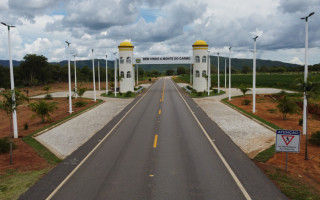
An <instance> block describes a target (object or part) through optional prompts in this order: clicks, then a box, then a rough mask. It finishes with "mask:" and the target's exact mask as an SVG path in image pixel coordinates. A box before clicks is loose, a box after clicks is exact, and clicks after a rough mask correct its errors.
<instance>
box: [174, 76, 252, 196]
mask: <svg viewBox="0 0 320 200" xmlns="http://www.w3.org/2000/svg"><path fill="white" fill-rule="evenodd" d="M170 81H171V83H172V85H173V86H174V87H175V89H176V90H177V91H178V93H179V95H180V97H181V98H182V100H183V101H184V103H185V104H186V106H187V107H188V109H189V110H190V112H191V114H192V116H193V117H194V119H195V120H196V122H197V123H198V124H199V126H200V128H201V129H202V132H203V133H204V134H205V136H206V137H207V139H208V140H209V142H210V144H211V146H212V147H213V149H214V150H215V151H216V152H217V154H218V156H219V158H220V159H221V161H222V163H223V164H224V166H225V167H226V168H227V170H228V171H229V173H230V175H231V176H232V178H233V180H234V181H235V182H236V184H237V185H238V187H239V189H240V190H241V192H242V194H243V195H244V196H245V198H246V199H247V200H251V197H250V195H249V194H248V192H247V191H246V189H245V188H244V187H243V185H242V183H241V182H240V180H239V179H238V177H237V176H236V174H235V173H234V172H233V170H232V169H231V167H230V165H229V164H228V162H227V161H226V159H225V158H224V157H223V155H222V154H221V152H220V151H219V149H218V147H217V146H216V145H215V144H214V143H213V141H212V139H211V138H210V136H209V134H208V133H207V131H206V130H205V129H204V128H203V126H202V125H201V123H200V121H199V120H198V118H197V117H196V116H195V114H194V113H193V112H192V110H191V108H190V107H189V105H188V103H187V101H186V100H185V99H184V98H183V96H182V95H181V93H180V92H179V90H178V89H177V87H176V86H175V85H174V83H173V82H172V80H171V79H170Z"/></svg>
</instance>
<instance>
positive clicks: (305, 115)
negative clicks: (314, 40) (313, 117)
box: [301, 12, 314, 160]
mask: <svg viewBox="0 0 320 200" xmlns="http://www.w3.org/2000/svg"><path fill="white" fill-rule="evenodd" d="M312 15H314V12H312V13H310V14H309V15H308V16H306V17H302V18H301V19H303V20H306V38H305V60H304V62H305V64H304V82H305V84H306V83H307V80H308V34H309V33H308V19H309V17H311V16H312ZM307 114H308V101H307V95H306V92H305V91H304V93H303V127H302V132H303V135H306V149H305V158H304V159H305V160H308V132H307V128H308V127H307V126H308V123H307V120H308V119H307Z"/></svg>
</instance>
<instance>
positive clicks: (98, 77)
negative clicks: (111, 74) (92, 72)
mask: <svg viewBox="0 0 320 200" xmlns="http://www.w3.org/2000/svg"><path fill="white" fill-rule="evenodd" d="M98 81H99V91H100V63H99V60H98Z"/></svg>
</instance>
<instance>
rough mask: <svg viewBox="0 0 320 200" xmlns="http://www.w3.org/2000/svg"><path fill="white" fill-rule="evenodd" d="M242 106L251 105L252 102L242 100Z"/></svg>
mask: <svg viewBox="0 0 320 200" xmlns="http://www.w3.org/2000/svg"><path fill="white" fill-rule="evenodd" d="M241 103H242V105H250V104H251V100H249V99H244V100H242V102H241Z"/></svg>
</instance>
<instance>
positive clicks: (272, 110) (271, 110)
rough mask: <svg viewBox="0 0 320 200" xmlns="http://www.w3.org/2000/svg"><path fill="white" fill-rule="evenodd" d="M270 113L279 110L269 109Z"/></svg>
mask: <svg viewBox="0 0 320 200" xmlns="http://www.w3.org/2000/svg"><path fill="white" fill-rule="evenodd" d="M268 111H269V113H276V112H277V110H276V109H268Z"/></svg>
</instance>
